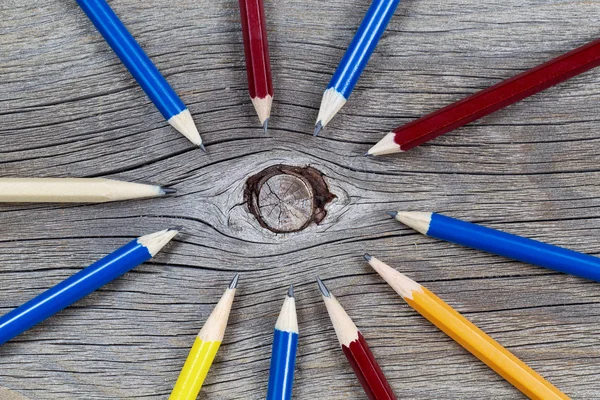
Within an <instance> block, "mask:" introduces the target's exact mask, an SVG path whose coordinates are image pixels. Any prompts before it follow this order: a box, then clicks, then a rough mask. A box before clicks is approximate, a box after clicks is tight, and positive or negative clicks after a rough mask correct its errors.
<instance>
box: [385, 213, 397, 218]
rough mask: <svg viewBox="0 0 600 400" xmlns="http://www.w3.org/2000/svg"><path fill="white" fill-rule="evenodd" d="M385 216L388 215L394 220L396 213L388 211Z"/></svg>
mask: <svg viewBox="0 0 600 400" xmlns="http://www.w3.org/2000/svg"><path fill="white" fill-rule="evenodd" d="M387 215H389V216H390V217H392V218H396V215H398V211H388V212H387Z"/></svg>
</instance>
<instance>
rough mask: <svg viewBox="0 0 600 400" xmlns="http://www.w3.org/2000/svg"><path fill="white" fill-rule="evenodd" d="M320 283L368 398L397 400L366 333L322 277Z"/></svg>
mask: <svg viewBox="0 0 600 400" xmlns="http://www.w3.org/2000/svg"><path fill="white" fill-rule="evenodd" d="M317 283H318V284H319V290H321V294H322V295H323V301H325V306H326V307H327V312H328V313H329V318H331V323H332V324H333V328H334V329H335V334H336V335H337V337H338V340H339V341H340V345H341V346H342V350H343V352H344V354H345V355H346V358H347V359H348V361H349V362H350V365H351V366H352V369H353V370H354V373H355V374H356V376H357V378H358V380H359V381H360V384H361V385H362V387H363V389H364V390H365V393H366V394H367V397H368V398H369V399H371V400H388V399H390V400H391V399H393V400H396V395H394V392H393V391H392V388H391V387H390V384H389V383H388V381H387V380H386V379H385V375H383V372H382V371H381V368H380V367H379V364H377V360H375V357H374V356H373V353H371V350H370V349H369V346H368V345H367V342H366V341H365V338H364V337H363V335H362V334H361V333H360V331H359V330H358V328H357V327H356V325H354V322H352V319H350V317H349V316H348V314H346V311H344V309H343V308H342V306H341V305H340V303H338V301H337V300H336V298H335V297H333V294H331V292H330V291H329V289H327V287H326V286H325V284H324V283H323V282H322V281H321V280H320V279H319V278H317Z"/></svg>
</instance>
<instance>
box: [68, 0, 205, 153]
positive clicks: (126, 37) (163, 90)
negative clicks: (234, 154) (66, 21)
mask: <svg viewBox="0 0 600 400" xmlns="http://www.w3.org/2000/svg"><path fill="white" fill-rule="evenodd" d="M77 4H79V6H80V7H81V9H82V10H83V11H84V12H85V13H86V15H87V16H88V18H89V19H90V20H91V21H92V23H93V24H94V26H95V27H96V29H98V31H99V32H100V34H101V35H102V36H103V37H104V40H106V42H107V43H108V44H109V45H110V47H112V49H113V50H114V52H115V53H117V56H118V57H119V58H120V59H121V62H122V63H123V64H125V67H127V69H128V70H129V72H131V75H133V77H134V78H135V80H136V81H137V83H138V84H139V85H140V86H141V87H142V89H144V92H146V95H147V96H148V97H149V98H150V100H152V102H153V103H154V105H155V106H156V107H157V108H158V110H159V111H160V113H161V114H162V115H163V117H164V118H165V119H166V120H167V122H169V124H171V126H173V128H175V129H177V130H178V131H179V132H180V133H181V134H182V135H184V136H185V137H186V138H188V139H189V140H190V141H191V142H192V143H194V144H195V145H196V146H199V147H200V148H202V150H204V146H203V145H202V139H201V138H200V134H199V133H198V128H196V124H194V120H193V119H192V115H191V114H190V111H189V110H188V109H187V107H186V106H185V104H183V102H182V101H181V99H180V98H179V97H178V96H177V93H175V91H174V90H173V88H172V87H171V86H170V85H169V83H168V82H167V80H166V79H165V78H164V77H163V76H162V75H161V73H160V71H159V70H158V69H157V68H156V66H154V64H153V63H152V60H150V58H149V57H148V55H147V54H146V53H145V52H144V50H142V48H141V47H140V45H139V44H138V43H137V42H136V40H135V39H134V38H133V36H132V35H131V33H129V31H128V30H127V28H126V27H125V25H123V23H122V22H121V20H120V19H119V17H117V15H116V14H115V12H114V11H113V10H112V9H111V8H110V6H109V5H108V4H107V3H106V1H105V0H77Z"/></svg>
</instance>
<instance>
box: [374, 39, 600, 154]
mask: <svg viewBox="0 0 600 400" xmlns="http://www.w3.org/2000/svg"><path fill="white" fill-rule="evenodd" d="M599 65H600V39H597V40H594V41H593V42H591V43H588V44H586V45H584V46H582V47H579V48H577V49H575V50H572V51H570V52H568V53H566V54H563V55H562V56H560V57H557V58H555V59H553V60H550V61H548V62H546V63H544V64H542V65H539V66H537V67H535V68H532V69H530V70H528V71H525V72H523V73H521V74H519V75H517V76H514V77H512V78H510V79H507V80H505V81H502V82H500V83H498V84H497V85H494V86H492V87H489V88H487V89H485V90H482V91H481V92H478V93H475V94H474V95H471V96H469V97H467V98H465V99H462V100H460V101H458V102H456V103H454V104H450V105H449V106H446V107H444V108H442V109H440V110H438V111H435V112H433V113H431V114H428V115H426V116H424V117H421V118H419V119H417V120H415V121H412V122H410V123H408V124H406V125H403V126H400V127H398V128H396V129H394V130H393V131H391V132H390V133H388V134H387V135H386V136H384V138H383V139H381V140H380V141H379V142H378V143H377V144H375V146H373V147H371V148H370V149H369V151H368V152H367V154H368V155H383V154H391V153H398V152H402V151H407V150H410V149H412V148H413V147H416V146H419V145H421V144H423V143H425V142H427V141H429V140H432V139H434V138H436V137H438V136H441V135H443V134H445V133H448V132H450V131H452V130H454V129H457V128H459V127H461V126H464V125H466V124H469V123H471V122H473V121H475V120H477V119H479V118H482V117H484V116H486V115H489V114H491V113H493V112H496V111H498V110H500V109H502V108H505V107H507V106H509V105H511V104H514V103H516V102H518V101H520V100H523V99H524V98H526V97H529V96H532V95H534V94H536V93H539V92H541V91H542V90H545V89H548V88H549V87H551V86H554V85H557V84H559V83H561V82H563V81H565V80H567V79H570V78H572V77H574V76H577V75H579V74H581V73H583V72H586V71H588V70H590V69H592V68H595V67H597V66H599Z"/></svg>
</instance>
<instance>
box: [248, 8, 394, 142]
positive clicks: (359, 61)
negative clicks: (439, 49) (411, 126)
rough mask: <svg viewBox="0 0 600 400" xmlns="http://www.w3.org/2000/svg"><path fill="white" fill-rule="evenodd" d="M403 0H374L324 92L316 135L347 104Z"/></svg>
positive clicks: (314, 133)
mask: <svg viewBox="0 0 600 400" xmlns="http://www.w3.org/2000/svg"><path fill="white" fill-rule="evenodd" d="M240 1H241V0H240ZM398 4H400V0H373V2H372V3H371V6H370V7H369V9H368V10H367V13H366V14H365V16H364V18H363V20H362V22H361V23H360V26H359V27H358V30H357V31H356V33H355V34H354V38H353V39H352V42H350V46H348V49H347V50H346V53H345V54H344V56H343V57H342V60H341V61H340V64H339V65H338V67H337V69H336V70H335V73H334V74H333V76H332V77H331V81H329V85H327V89H325V92H324V93H323V99H322V100H321V107H320V108H319V115H318V116H317V122H316V123H315V131H314V132H313V135H314V136H317V135H318V134H319V132H320V131H321V129H323V128H324V127H325V126H326V125H327V124H328V123H329V121H331V119H332V118H333V117H334V116H335V114H337V112H338V111H340V110H341V108H342V107H344V104H346V101H348V97H350V93H352V90H353V89H354V86H356V82H358V78H360V75H361V74H362V72H363V70H364V69H365V67H366V66H367V63H368V62H369V58H371V54H373V51H374V50H375V47H377V43H378V42H379V39H381V35H383V32H384V31H385V28H386V27H387V26H388V24H389V22H390V20H391V19H392V16H393V15H394V12H395V11H396V8H397V7H398Z"/></svg>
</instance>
